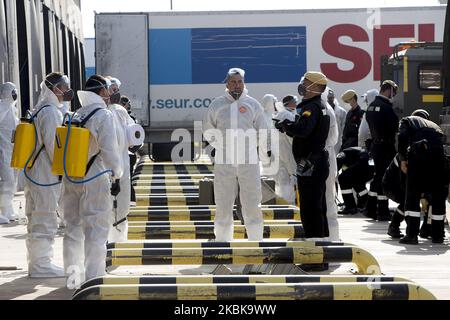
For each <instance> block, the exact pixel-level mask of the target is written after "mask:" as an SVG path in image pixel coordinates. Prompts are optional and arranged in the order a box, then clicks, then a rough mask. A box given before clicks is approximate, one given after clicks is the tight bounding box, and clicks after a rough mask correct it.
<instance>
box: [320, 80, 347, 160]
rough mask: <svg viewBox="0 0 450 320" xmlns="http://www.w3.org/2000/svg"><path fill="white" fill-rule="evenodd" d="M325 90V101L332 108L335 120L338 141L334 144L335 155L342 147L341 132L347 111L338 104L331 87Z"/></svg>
mask: <svg viewBox="0 0 450 320" xmlns="http://www.w3.org/2000/svg"><path fill="white" fill-rule="evenodd" d="M325 92H328V95H327V101H328V104H329V105H330V106H331V107H332V108H333V110H334V115H335V116H336V122H337V127H338V134H339V135H338V141H337V143H336V145H335V146H334V151H335V154H336V155H337V154H338V153H339V151H341V147H342V134H343V132H344V127H345V119H346V117H347V111H345V109H344V108H342V107H341V105H340V104H339V101H338V99H336V96H335V94H334V91H333V90H332V89H328V90H327V91H325Z"/></svg>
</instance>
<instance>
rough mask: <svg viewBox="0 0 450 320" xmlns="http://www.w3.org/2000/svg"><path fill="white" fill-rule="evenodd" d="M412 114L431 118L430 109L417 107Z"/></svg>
mask: <svg viewBox="0 0 450 320" xmlns="http://www.w3.org/2000/svg"><path fill="white" fill-rule="evenodd" d="M411 115H412V116H416V117H421V118H424V119H427V120H430V114H429V113H428V111H426V110H423V109H417V110H415V111H414V112H413V113H412V114H411Z"/></svg>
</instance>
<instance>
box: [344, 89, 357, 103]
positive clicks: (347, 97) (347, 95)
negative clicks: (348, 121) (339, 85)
mask: <svg viewBox="0 0 450 320" xmlns="http://www.w3.org/2000/svg"><path fill="white" fill-rule="evenodd" d="M354 96H356V91H355V90H351V89H350V90H347V91H345V92H344V93H343V94H342V96H341V99H342V101H344V102H347V101H348V100H350V99H351V98H353V97H354Z"/></svg>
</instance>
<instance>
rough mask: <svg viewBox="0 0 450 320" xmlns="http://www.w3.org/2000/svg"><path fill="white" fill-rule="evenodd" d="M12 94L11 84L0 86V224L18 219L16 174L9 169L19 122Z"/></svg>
mask: <svg viewBox="0 0 450 320" xmlns="http://www.w3.org/2000/svg"><path fill="white" fill-rule="evenodd" d="M13 92H15V93H17V90H16V86H15V85H14V84H13V83H11V82H6V83H4V84H2V85H1V86H0V224H7V223H9V221H10V220H16V219H17V218H18V216H17V214H15V213H14V208H13V199H14V193H15V192H16V172H15V170H14V169H13V168H11V167H10V162H11V157H12V153H13V144H12V142H11V138H12V133H13V131H14V130H15V128H16V126H17V124H18V122H19V119H18V117H17V109H16V101H14V99H13V97H12V94H13Z"/></svg>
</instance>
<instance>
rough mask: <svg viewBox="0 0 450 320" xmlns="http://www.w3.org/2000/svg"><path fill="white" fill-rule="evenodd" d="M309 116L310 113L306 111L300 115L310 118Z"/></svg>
mask: <svg viewBox="0 0 450 320" xmlns="http://www.w3.org/2000/svg"><path fill="white" fill-rule="evenodd" d="M311 114H312V113H311V111H309V110H307V111H305V112H303V113H302V116H305V117H310V116H311Z"/></svg>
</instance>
